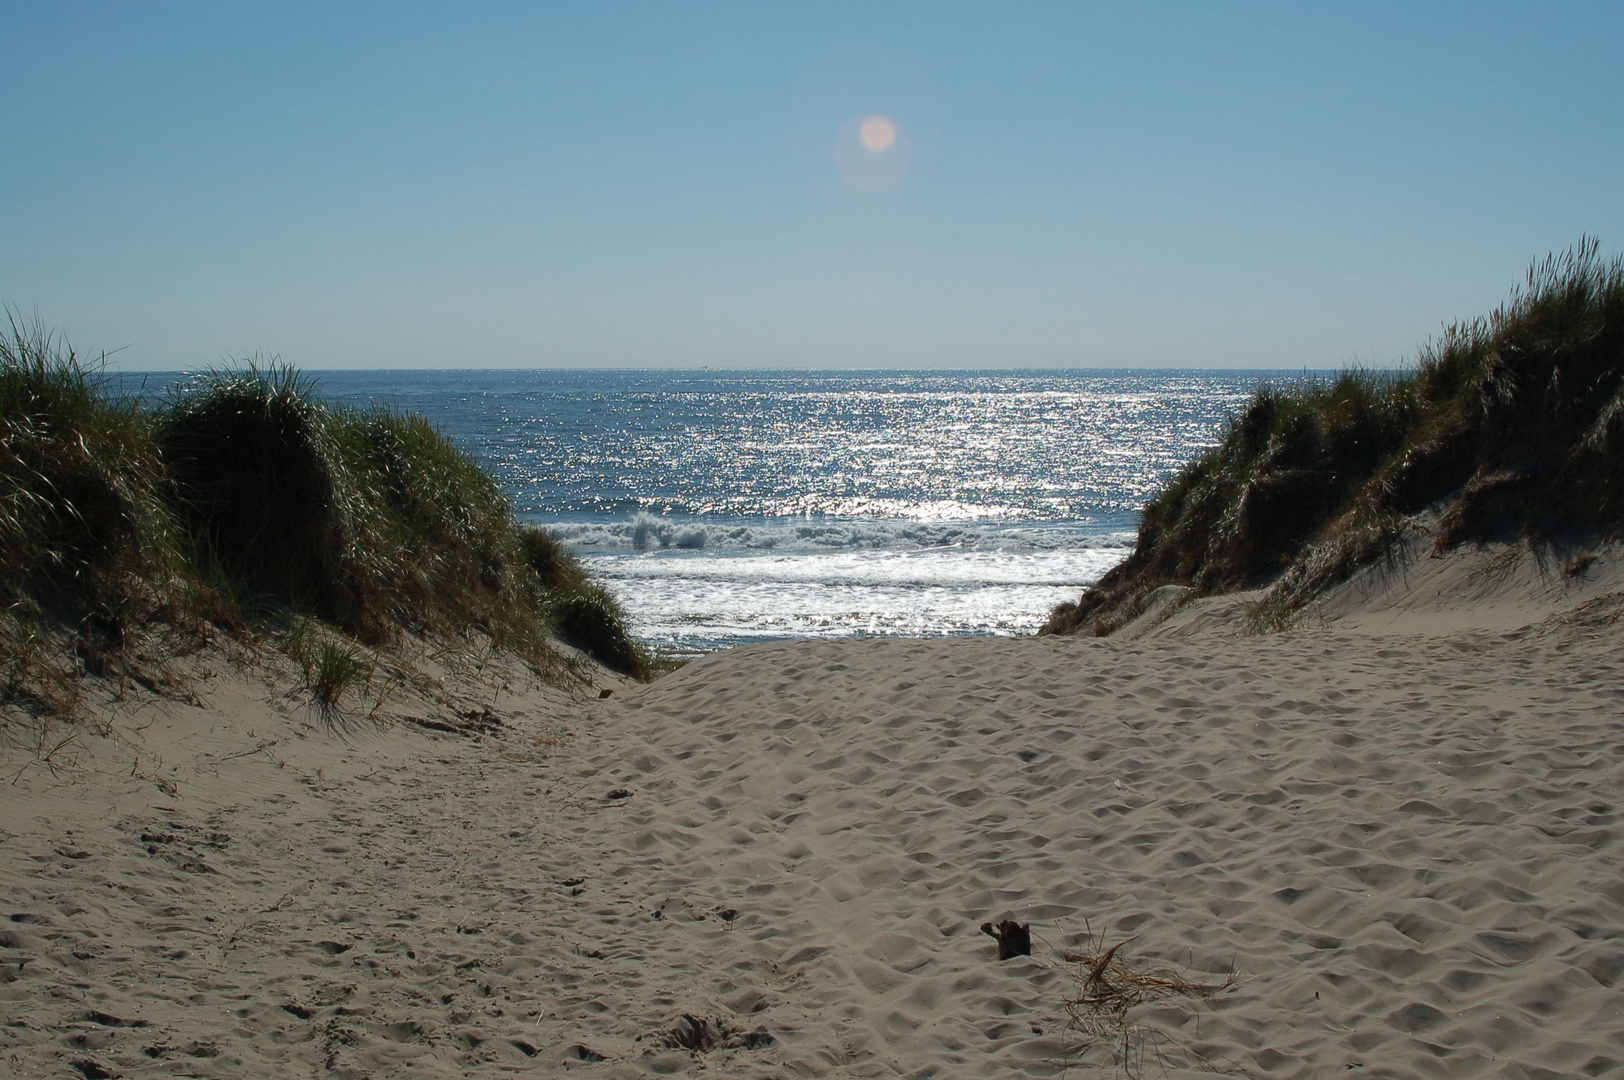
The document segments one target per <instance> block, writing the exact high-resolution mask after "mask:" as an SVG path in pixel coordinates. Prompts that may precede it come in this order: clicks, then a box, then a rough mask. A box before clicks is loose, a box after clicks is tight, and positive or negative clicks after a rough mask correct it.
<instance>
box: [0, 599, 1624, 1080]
mask: <svg viewBox="0 0 1624 1080" xmlns="http://www.w3.org/2000/svg"><path fill="white" fill-rule="evenodd" d="M1618 644H1619V638H1618V634H1617V630H1616V628H1615V627H1614V626H1612V625H1607V624H1605V622H1604V621H1601V622H1594V621H1593V622H1592V623H1590V624H1587V623H1584V622H1583V621H1576V620H1570V621H1568V622H1565V623H1562V624H1560V625H1558V626H1553V627H1550V628H1547V629H1545V630H1540V631H1534V630H1522V631H1517V632H1513V633H1471V632H1464V633H1455V634H1448V635H1441V636H1435V637H1419V636H1391V637H1382V636H1368V635H1356V634H1347V633H1339V632H1336V631H1330V630H1321V631H1305V632H1300V633H1294V634H1287V635H1281V636H1274V637H1264V638H1243V637H1197V638H1183V639H1174V640H1162V641H1155V640H1144V641H1127V642H1123V641H1110V640H1106V641H1093V640H1076V639H1062V640H1055V639H1037V640H1033V639H1025V640H1008V639H964V640H950V641H850V642H834V643H807V642H796V643H779V644H766V645H760V646H755V647H751V648H747V649H741V650H736V651H733V652H728V653H720V654H714V655H711V656H708V657H705V658H703V659H701V660H698V661H696V662H694V663H692V664H690V665H689V666H688V667H686V668H684V669H683V670H681V671H679V672H677V673H675V674H673V675H670V676H668V677H666V678H663V679H661V680H660V681H658V682H657V683H655V684H653V685H650V686H646V687H637V688H632V689H623V690H619V691H616V693H615V695H614V696H613V697H611V698H610V699H609V700H607V701H597V700H589V699H587V698H584V697H572V696H569V695H565V694H561V693H558V692H556V691H548V690H541V689H535V688H526V687H525V686H523V685H519V684H517V683H516V682H514V681H513V680H509V681H508V682H507V685H506V689H503V687H502V680H501V679H495V680H493V682H492V684H491V686H490V688H489V689H490V691H491V693H490V697H489V701H490V703H491V708H492V711H491V714H490V716H491V718H492V722H489V723H486V724H484V725H483V732H482V733H477V734H463V735H458V734H451V733H447V732H440V731H431V730H423V729H421V728H418V727H415V726H411V725H409V724H405V723H402V724H399V725H397V726H393V727H391V728H389V729H387V730H384V731H381V732H376V731H372V730H370V729H367V728H364V727H356V728H353V729H352V730H350V731H349V732H348V733H347V734H344V735H343V736H342V737H340V735H337V734H334V733H330V732H328V731H326V730H325V729H323V728H322V727H321V726H320V725H312V724H311V723H310V722H309V719H308V717H307V716H306V714H305V713H304V712H303V711H302V710H301V709H299V708H297V707H296V706H295V705H294V704H293V703H292V702H291V699H289V698H288V697H287V695H286V694H285V693H283V692H281V691H279V690H278V689H277V688H276V687H274V686H271V685H269V684H264V683H262V682H256V681H255V680H254V679H251V678H247V677H245V676H241V675H233V676H230V677H225V676H220V677H217V678H215V679H214V680H212V681H210V682H209V683H207V685H206V686H205V687H204V688H203V690H202V691H201V697H202V699H203V705H204V706H205V707H202V708H193V707H186V706H175V705H162V704H151V703H149V704H147V705H143V706H140V707H128V708H127V709H126V711H125V712H123V713H120V714H118V715H117V717H116V718H115V726H116V727H117V729H118V732H119V734H120V735H121V737H123V738H124V739H126V740H127V742H125V743H120V742H117V741H115V740H111V739H106V740H101V741H100V742H96V741H95V740H91V739H88V738H87V739H86V741H85V743H84V746H83V750H82V754H81V756H80V757H79V758H77V759H75V760H74V762H73V765H74V767H73V768H71V769H66V770H59V772H58V773H57V775H54V776H53V775H52V773H51V772H50V771H49V770H46V769H44V768H42V767H39V766H32V767H28V768H24V769H23V770H22V772H21V775H19V776H18V777H17V780H16V783H14V784H11V783H8V784H7V785H6V787H5V790H4V791H3V792H0V814H3V817H0V897H3V900H0V1011H3V1014H4V1025H3V1026H0V1060H6V1061H8V1062H9V1068H10V1070H11V1071H12V1072H13V1073H15V1074H16V1075H22V1076H30V1075H56V1076H75V1075H96V1074H97V1073H96V1072H95V1070H100V1073H99V1074H102V1075H113V1074H117V1075H124V1076H139V1075H164V1076H172V1075H191V1076H222V1077H224V1076H294V1075H299V1076H307V1075H315V1076H327V1075H333V1076H377V1077H384V1076H483V1075H492V1074H499V1073H506V1072H513V1073H522V1074H530V1075H542V1076H549V1075H561V1074H563V1073H565V1072H570V1073H573V1072H575V1071H577V1070H579V1071H580V1072H581V1073H582V1074H583V1075H587V1076H602V1077H617V1078H618V1077H642V1076H649V1075H697V1074H700V1073H704V1074H706V1075H714V1076H728V1077H735V1076H737V1077H777V1076H831V1077H869V1076H874V1077H887V1076H908V1077H929V1076H935V1077H970V1076H985V1077H1007V1076H1027V1075H1030V1076H1051V1075H1057V1074H1059V1073H1060V1072H1061V1071H1063V1070H1064V1069H1065V1068H1067V1067H1068V1065H1069V1066H1070V1067H1072V1068H1078V1067H1079V1066H1081V1067H1082V1071H1081V1072H1079V1073H1078V1075H1093V1072H1092V1068H1093V1067H1096V1066H1097V1067H1099V1068H1102V1069H1105V1070H1107V1071H1110V1070H1118V1069H1120V1067H1121V1060H1120V1054H1121V1050H1122V1046H1121V1045H1120V1044H1117V1043H1111V1044H1103V1043H1100V1044H1095V1045H1092V1046H1090V1045H1088V1038H1089V1033H1088V1029H1086V1028H1083V1027H1079V1026H1077V1025H1076V1024H1075V1023H1074V1022H1073V1020H1072V1017H1071V1016H1069V1015H1068V1010H1067V1001H1068V1000H1069V999H1071V998H1075V997H1076V996H1077V995H1078V993H1079V992H1080V991H1079V986H1080V983H1079V979H1080V975H1079V970H1080V969H1079V965H1077V964H1075V963H1072V962H1068V961H1067V960H1065V959H1064V956H1065V955H1066V954H1067V953H1073V952H1079V951H1087V949H1088V947H1089V945H1090V941H1089V939H1088V937H1087V931H1089V930H1092V932H1093V933H1094V934H1095V935H1096V940H1097V939H1098V937H1099V936H1103V938H1104V940H1105V941H1106V942H1108V943H1109V944H1118V943H1120V944H1121V949H1120V950H1119V952H1118V954H1117V957H1118V959H1119V960H1120V961H1122V962H1124V963H1126V964H1127V965H1128V966H1129V967H1144V966H1148V967H1154V968H1157V969H1159V970H1164V971H1166V970H1176V971H1182V972H1184V973H1185V975H1187V976H1188V977H1190V978H1192V979H1194V980H1197V981H1201V982H1210V983H1216V982H1219V981H1220V980H1221V979H1222V978H1223V977H1224V975H1225V974H1227V973H1229V972H1231V971H1233V972H1235V973H1236V976H1237V978H1236V981H1235V983H1234V985H1233V986H1231V987H1230V988H1228V989H1227V990H1225V991H1223V992H1222V993H1219V994H1217V995H1216V996H1214V997H1212V998H1210V999H1208V1000H1205V1001H1202V1002H1187V1001H1183V1000H1182V999H1181V1000H1175V1001H1173V1002H1169V1003H1164V1004H1162V1005H1160V1006H1155V1005H1152V1006H1146V1007H1143V1008H1141V1009H1139V1010H1137V1011H1135V1012H1134V1013H1133V1014H1131V1016H1130V1019H1131V1020H1132V1026H1131V1027H1130V1028H1129V1029H1128V1032H1127V1034H1128V1036H1129V1040H1128V1044H1129V1045H1128V1049H1129V1051H1130V1061H1129V1062H1128V1065H1129V1067H1130V1068H1131V1069H1133V1070H1134V1071H1135V1072H1136V1073H1137V1071H1139V1070H1141V1069H1142V1070H1145V1074H1146V1075H1152V1074H1158V1073H1160V1072H1161V1070H1163V1069H1165V1070H1166V1073H1167V1075H1172V1076H1182V1075H1196V1070H1197V1069H1200V1068H1208V1069H1216V1070H1217V1071H1219V1072H1221V1073H1229V1074H1232V1075H1238V1076H1267V1077H1322V1076H1328V1075H1355V1076H1387V1077H1434V1076H1458V1077H1474V1076H1496V1077H1498V1076H1506V1077H1519V1076H1580V1075H1592V1076H1601V1075H1617V1074H1618V1073H1619V1072H1620V1071H1621V1070H1624V988H1621V987H1620V978H1621V976H1624V865H1621V863H1624V858H1621V856H1624V848H1621V846H1620V840H1619V836H1620V826H1619V815H1620V800H1621V799H1624V670H1621V667H1620V664H1619V662H1618V657H1619V655H1620V653H1619V649H1618ZM394 708H395V709H396V711H397V712H398V713H400V715H401V716H404V715H406V714H407V713H409V712H410V703H409V702H407V703H405V704H397V705H396V706H394ZM143 725H144V726H143ZM131 747H134V748H136V749H139V751H140V754H139V755H136V754H135V750H133V749H131ZM121 754H122V755H124V756H122V757H121V756H120V755H121ZM12 757H13V759H15V758H16V754H13V755H12ZM12 771H15V770H10V771H8V774H7V776H6V777H5V779H6V780H8V781H9V780H10V779H11V772H12ZM132 773H133V775H132ZM170 789H173V793H172V794H171V793H170ZM1006 917H1007V918H1014V919H1017V920H1019V921H1022V922H1030V923H1031V924H1032V931H1033V935H1034V939H1035V945H1036V947H1035V949H1034V955H1033V956H1031V957H1018V958H1015V959H1011V960H1006V961H1002V962H1000V961H999V960H998V959H997V956H996V947H995V945H994V943H993V941H992V940H991V939H990V938H988V937H986V936H983V935H982V934H981V933H980V932H979V931H978V927H979V925H980V924H981V923H982V922H984V921H988V920H998V919H1002V918H1006ZM685 1017H687V1019H685ZM682 1042H688V1043H691V1044H695V1045H694V1046H691V1047H685V1046H682V1045H673V1044H680V1043H682ZM1135 1055H1137V1056H1135Z"/></svg>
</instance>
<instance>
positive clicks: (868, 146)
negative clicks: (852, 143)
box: [857, 116, 897, 154]
mask: <svg viewBox="0 0 1624 1080" xmlns="http://www.w3.org/2000/svg"><path fill="white" fill-rule="evenodd" d="M857 140H858V141H859V142H861V143H862V144H863V149H864V150H867V151H868V152H869V153H871V154H883V153H885V152H886V151H887V150H889V149H891V144H892V143H894V142H896V141H897V126H896V125H895V124H893V123H892V122H891V120H890V118H889V117H885V116H870V117H869V118H868V119H866V120H864V121H863V123H862V124H861V125H860V126H859V127H858V129H857Z"/></svg>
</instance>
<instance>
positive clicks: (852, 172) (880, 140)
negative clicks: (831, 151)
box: [834, 113, 913, 191]
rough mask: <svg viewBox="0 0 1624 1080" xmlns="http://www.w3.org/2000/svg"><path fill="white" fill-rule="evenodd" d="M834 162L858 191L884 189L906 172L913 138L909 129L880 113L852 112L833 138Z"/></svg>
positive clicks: (911, 151) (911, 155)
mask: <svg viewBox="0 0 1624 1080" xmlns="http://www.w3.org/2000/svg"><path fill="white" fill-rule="evenodd" d="M834 156H835V164H836V165H837V166H838V167H839V168H840V175H841V176H843V177H844V178H845V180H846V183H847V184H848V185H850V186H851V187H854V188H856V189H857V190H858V191H885V190H886V189H887V188H890V187H892V186H894V185H895V184H896V183H897V182H898V181H899V180H901V179H902V178H903V176H904V175H906V174H907V172H908V162H909V160H910V159H911V158H912V157H913V142H912V140H910V139H909V138H908V132H907V131H906V130H905V129H904V128H903V127H902V125H900V124H898V123H897V122H896V121H895V120H893V119H891V118H890V117H889V116H886V115H884V114H883V113H867V114H863V115H859V116H854V117H852V118H851V119H850V120H848V121H847V122H846V124H845V126H844V127H842V128H841V129H840V134H839V135H838V136H837V137H836V138H835V155H834Z"/></svg>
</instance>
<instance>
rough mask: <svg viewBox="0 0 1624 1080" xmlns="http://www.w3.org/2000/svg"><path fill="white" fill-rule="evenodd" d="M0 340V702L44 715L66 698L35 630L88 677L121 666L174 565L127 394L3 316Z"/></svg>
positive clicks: (168, 519) (58, 664) (56, 666)
mask: <svg viewBox="0 0 1624 1080" xmlns="http://www.w3.org/2000/svg"><path fill="white" fill-rule="evenodd" d="M7 315H8V320H7V322H8V326H7V331H6V332H5V334H4V336H3V337H0V698H3V699H6V700H23V701H26V702H29V703H31V704H33V705H35V706H36V707H40V708H44V709H46V710H49V711H59V710H61V709H63V708H66V707H67V706H68V705H70V704H71V702H72V700H73V696H74V694H73V680H72V671H71V669H70V668H69V667H68V666H67V665H66V664H65V659H64V657H63V656H61V655H60V650H54V649H52V648H50V647H49V646H48V643H47V638H48V635H47V633H46V628H47V625H56V626H59V627H61V628H62V629H63V630H64V631H65V632H66V633H67V634H68V635H69V636H71V638H72V639H73V652H74V653H76V654H77V656H78V657H79V659H80V660H82V661H83V663H84V665H85V667H87V668H88V669H90V670H92V671H94V672H96V673H97V674H106V673H109V669H117V670H121V669H122V660H123V657H124V653H125V647H126V644H127V640H128V637H129V635H130V634H131V633H132V632H133V631H134V630H135V628H136V624H137V623H138V622H139V621H140V620H141V619H142V618H143V617H145V616H146V615H147V614H149V613H150V612H152V611H154V610H162V609H170V610H172V609H173V603H174V601H175V600H176V599H177V597H178V595H179V594H178V591H177V589H176V588H175V584H176V583H175V573H176V570H177V565H178V561H179V560H178V558H177V554H178V553H177V548H176V544H175V530H174V527H173V518H172V515H171V514H170V512H169V509H168V507H167V505H166V504H165V502H164V500H163V497H162V490H161V483H160V477H161V475H162V468H161V463H160V460H159V456H158V451H157V447H156V445H155V444H154V442H153V440H152V438H151V433H150V430H149V428H148V425H147V424H146V422H145V418H144V416H143V415H142V413H141V411H140V410H139V409H138V408H137V407H136V406H135V404H134V403H133V402H130V401H128V400H125V399H122V398H117V397H113V396H111V395H108V394H106V393H104V392H102V390H101V387H100V384H99V380H98V376H99V374H100V364H101V362H100V361H97V362H95V363H91V364H86V363H84V362H81V361H80V359H79V357H78V356H77V355H76V354H75V353H74V352H73V351H72V350H71V349H69V348H67V347H66V345H65V344H64V343H62V342H61V341H59V340H58V339H56V338H55V337H54V336H53V335H52V334H50V333H49V332H47V331H46V330H44V329H43V327H42V326H41V325H40V324H39V323H38V322H37V321H36V322H34V323H32V324H25V323H23V322H22V321H21V320H20V319H19V318H18V317H17V316H16V315H15V314H14V313H12V312H10V311H8V312H7Z"/></svg>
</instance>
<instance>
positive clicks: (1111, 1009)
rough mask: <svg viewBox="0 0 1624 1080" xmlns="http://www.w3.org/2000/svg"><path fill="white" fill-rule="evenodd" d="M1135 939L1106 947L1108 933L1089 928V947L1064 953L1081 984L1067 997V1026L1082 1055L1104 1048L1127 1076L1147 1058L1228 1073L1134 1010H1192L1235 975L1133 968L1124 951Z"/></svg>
mask: <svg viewBox="0 0 1624 1080" xmlns="http://www.w3.org/2000/svg"><path fill="white" fill-rule="evenodd" d="M1131 941H1132V939H1131V938H1130V939H1129V940H1128V941H1119V942H1117V943H1116V944H1114V945H1112V946H1111V947H1110V948H1106V946H1105V938H1104V935H1103V934H1102V935H1100V936H1099V937H1095V936H1094V934H1093V931H1092V928H1090V930H1089V947H1088V949H1087V950H1086V951H1084V952H1073V953H1062V954H1061V959H1062V960H1064V961H1066V962H1067V963H1068V964H1073V965H1076V966H1075V967H1074V968H1073V972H1074V974H1075V975H1076V977H1077V984H1078V985H1077V990H1076V993H1075V995H1074V996H1072V997H1070V998H1068V999H1067V1000H1066V1015H1067V1017H1068V1020H1067V1025H1066V1027H1067V1031H1068V1032H1069V1033H1070V1034H1071V1035H1073V1036H1075V1037H1076V1038H1077V1039H1078V1040H1079V1043H1080V1045H1079V1046H1078V1050H1077V1055H1076V1056H1077V1057H1078V1059H1081V1058H1083V1057H1085V1056H1086V1055H1087V1054H1088V1053H1089V1052H1090V1051H1092V1050H1093V1049H1094V1048H1095V1047H1102V1048H1104V1049H1105V1051H1106V1052H1107V1053H1109V1054H1110V1055H1111V1056H1112V1058H1113V1060H1114V1062H1115V1064H1116V1066H1117V1067H1118V1068H1119V1069H1120V1070H1121V1071H1122V1072H1123V1074H1124V1075H1127V1076H1137V1075H1140V1074H1141V1073H1142V1072H1143V1070H1144V1065H1145V1062H1146V1061H1147V1060H1154V1061H1155V1062H1157V1063H1158V1064H1159V1065H1161V1066H1162V1068H1163V1069H1164V1071H1165V1070H1166V1069H1168V1068H1172V1067H1181V1066H1186V1065H1187V1066H1190V1067H1194V1068H1196V1069H1199V1070H1201V1071H1203V1072H1221V1071H1223V1070H1222V1069H1220V1068H1219V1066H1218V1064H1217V1063H1215V1062H1214V1061H1212V1060H1211V1059H1210V1058H1209V1057H1207V1056H1206V1055H1204V1054H1202V1053H1201V1052H1200V1051H1199V1050H1197V1049H1195V1048H1194V1047H1191V1046H1188V1045H1185V1044H1183V1043H1181V1042H1179V1041H1177V1040H1176V1039H1175V1038H1174V1037H1173V1036H1171V1035H1169V1034H1168V1033H1167V1032H1165V1031H1164V1030H1162V1029H1161V1028H1160V1027H1152V1026H1150V1025H1149V1024H1148V1023H1146V1022H1144V1021H1143V1019H1141V1018H1140V1017H1139V1016H1136V1015H1135V1010H1138V1009H1140V1008H1141V1007H1142V1006H1155V1005H1172V1006H1173V1007H1175V1008H1179V1007H1182V1008H1184V1009H1186V1010H1188V1011H1189V1012H1190V1013H1193V1012H1194V1010H1195V1008H1196V1005H1197V1003H1199V1002H1200V1001H1202V1000H1204V999H1206V998H1210V997H1212V996H1213V995H1215V994H1220V993H1222V992H1224V991H1225V990H1228V989H1229V988H1230V987H1232V986H1234V985H1235V975H1234V973H1233V972H1231V973H1230V974H1228V975H1226V976H1224V978H1223V979H1222V980H1220V981H1218V982H1198V981H1196V980H1193V979H1190V978H1186V977H1185V976H1184V975H1183V974H1181V973H1179V972H1176V971H1172V970H1167V969H1158V968H1155V967H1149V966H1146V967H1135V966H1131V965H1130V964H1129V963H1128V962H1127V961H1126V960H1124V959H1123V955H1122V950H1123V948H1124V946H1126V945H1128V944H1130V943H1131Z"/></svg>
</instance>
